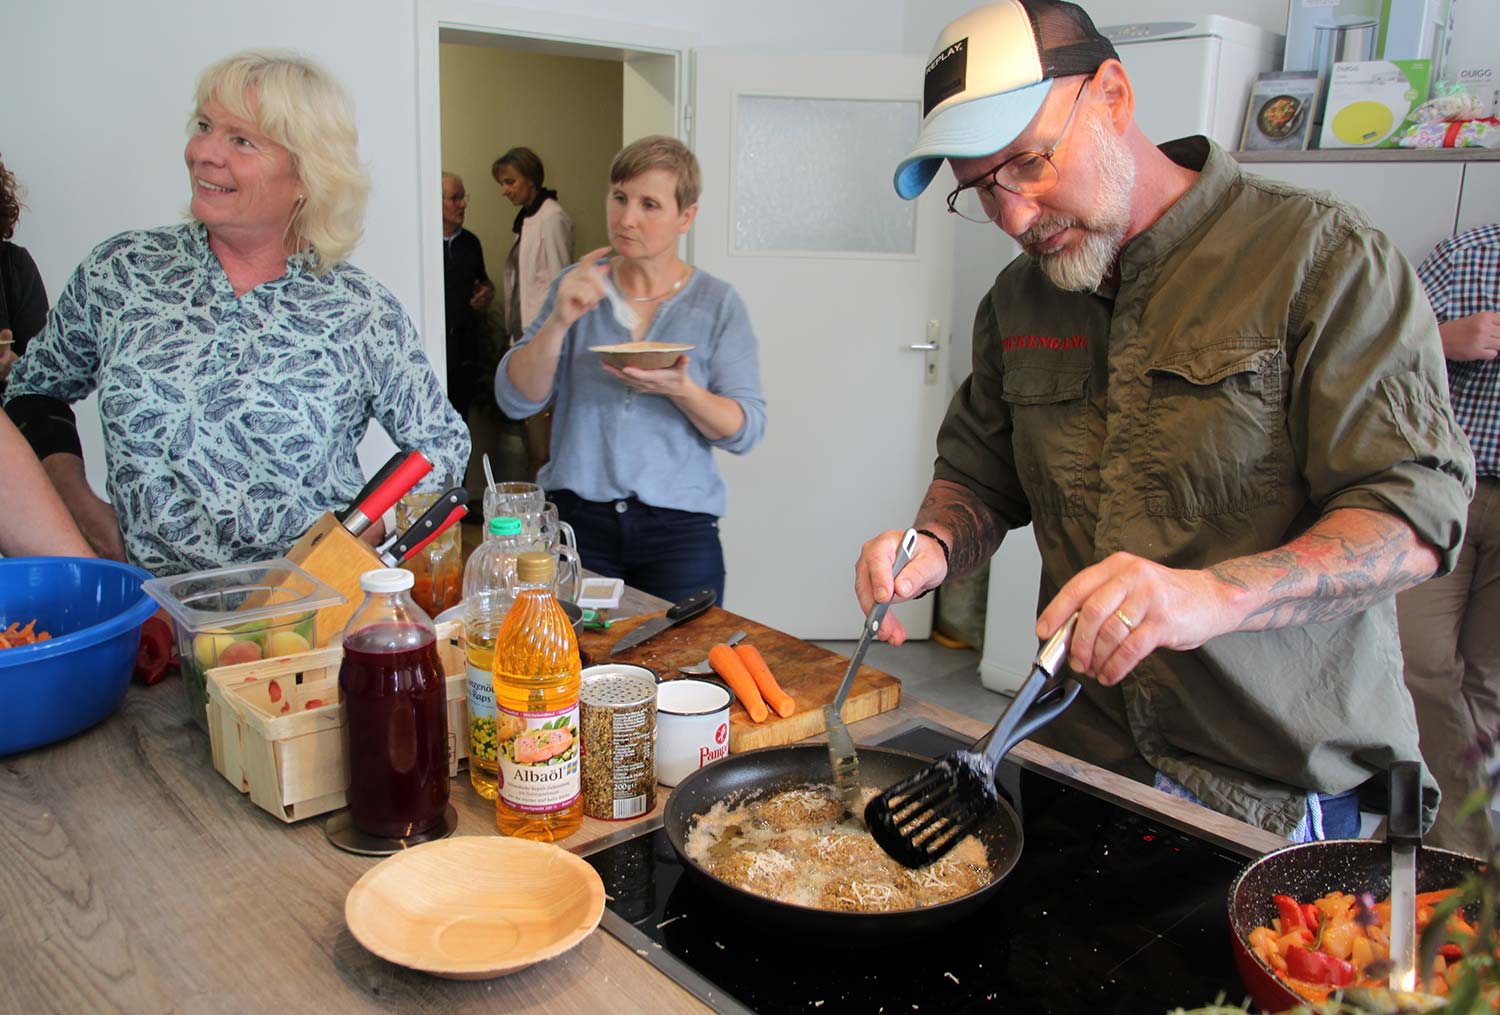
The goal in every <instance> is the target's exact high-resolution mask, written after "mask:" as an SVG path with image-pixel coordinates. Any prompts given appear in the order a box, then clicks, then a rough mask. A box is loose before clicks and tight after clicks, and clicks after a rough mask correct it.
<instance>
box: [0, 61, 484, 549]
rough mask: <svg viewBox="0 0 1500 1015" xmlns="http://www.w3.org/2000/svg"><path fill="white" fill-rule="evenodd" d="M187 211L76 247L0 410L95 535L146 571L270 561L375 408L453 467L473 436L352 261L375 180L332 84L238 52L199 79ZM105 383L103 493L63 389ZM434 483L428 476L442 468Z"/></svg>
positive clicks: (392, 309) (339, 485) (374, 285)
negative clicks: (87, 464)
mask: <svg viewBox="0 0 1500 1015" xmlns="http://www.w3.org/2000/svg"><path fill="white" fill-rule="evenodd" d="M185 154H186V162H187V169H188V177H189V182H190V183H191V186H192V206H191V212H192V219H193V221H191V222H189V223H188V224H185V225H180V226H169V227H164V228H160V229H146V230H139V231H133V232H127V233H122V234H120V235H119V236H116V237H114V238H112V239H110V240H107V241H105V242H104V243H103V244H101V245H100V246H99V247H97V248H96V249H95V250H94V251H93V252H92V253H90V254H89V255H88V257H87V258H85V259H84V261H83V263H82V264H81V265H79V267H78V269H77V270H76V271H75V272H74V273H73V277H72V278H71V279H70V280H69V281H68V284H67V286H66V288H65V289H64V290H63V292H62V295H61V297H60V299H59V300H58V302H57V305H56V306H55V307H54V308H53V310H52V313H51V315H50V316H49V317H48V320H47V326H46V329H45V330H44V331H43V332H42V333H41V334H40V335H38V336H37V338H36V340H35V341H34V342H33V344H32V348H31V350H30V351H29V352H28V353H27V355H26V356H25V357H23V359H22V360H21V361H20V362H19V363H18V364H17V366H16V369H15V371H14V373H13V374H12V377H11V385H10V391H9V400H8V401H7V403H6V406H7V410H8V411H9V412H10V414H11V416H12V418H13V419H15V420H16V422H17V424H18V425H19V426H20V428H21V430H22V432H23V433H25V434H26V437H27V439H28V440H29V441H30V442H31V444H32V447H33V448H34V449H35V450H36V452H37V455H38V457H40V458H42V460H43V465H44V466H45V467H46V469H47V471H48V474H49V475H50V476H51V477H52V480H53V483H54V484H55V485H56V486H57V488H58V491H59V492H60V493H61V494H62V496H63V500H64V501H65V502H66V503H67V505H68V507H69V509H70V510H71V511H72V513H73V515H74V517H75V518H76V519H77V521H78V523H79V527H80V528H82V529H83V531H84V534H85V535H86V536H88V538H89V541H90V543H91V544H92V545H93V546H94V547H95V548H96V549H97V550H98V551H99V552H100V553H101V554H103V555H107V556H113V557H123V558H125V559H128V560H130V561H132V562H133V563H136V564H139V565H141V566H142V567H145V568H147V569H148V570H151V571H153V572H156V573H157V574H173V573H181V572H184V571H190V570H195V569H200V568H207V567H217V566H221V565H225V564H230V563H237V562H244V561H253V560H262V559H265V558H267V557H271V556H274V555H276V554H278V553H280V552H282V551H284V550H285V549H286V547H287V546H288V545H289V544H291V543H292V542H293V541H295V540H296V538H297V537H298V536H299V535H301V534H302V533H303V532H304V531H305V530H306V529H307V528H308V527H309V526H310V525H311V524H312V523H313V522H314V521H315V520H316V519H317V518H318V517H319V516H320V515H321V514H322V513H323V512H325V511H328V510H332V509H336V508H342V507H343V506H345V505H346V504H347V503H348V502H349V501H350V500H351V499H352V498H353V496H354V495H355V494H356V493H357V492H358V490H359V488H360V486H361V485H362V484H363V481H364V480H363V476H362V475H361V472H360V468H359V463H358V460H357V459H356V456H355V449H356V447H357V445H358V444H359V442H360V440H361V439H362V438H363V437H364V435H365V431H366V429H367V427H368V425H369V422H370V420H371V419H374V420H376V421H377V422H379V423H380V425H381V426H382V427H383V428H384V429H385V430H386V432H387V433H388V434H389V435H390V436H391V438H392V439H393V440H394V441H395V442H396V443H397V444H398V445H400V446H401V447H403V448H406V449H418V450H421V451H423V452H424V453H425V454H426V455H427V456H428V458H430V459H431V460H432V462H433V464H434V466H435V468H434V470H433V475H434V477H441V476H442V475H444V474H445V473H449V474H453V475H462V474H463V471H464V465H465V463H466V462H467V460H468V455H469V438H468V433H467V430H466V429H465V427H464V425H463V422H462V420H460V419H459V417H458V414H457V413H455V412H454V411H453V409H452V407H451V406H450V405H449V404H448V400H447V398H446V397H445V395H444V392H443V389H442V385H441V384H440V383H439V381H438V379H437V377H436V376H435V375H434V373H433V370H432V368H431V365H430V364H429V363H428V361H427V358H426V356H425V354H424V352H423V349H422V344H421V341H420V339H419V337H418V335H417V333H416V330H415V328H414V327H413V326H412V323H411V321H410V320H409V319H408V317H407V315H406V313H405V311H404V310H403V309H402V307H401V304H400V303H399V302H397V300H396V298H395V297H394V296H392V295H391V294H390V293H389V292H388V291H387V290H386V289H385V287H383V286H382V285H381V284H380V283H379V282H377V281H376V280H375V279H373V278H371V277H370V276H369V275H367V274H365V273H364V272H363V271H361V270H359V269H358V268H355V267H354V266H352V265H350V264H349V263H348V262H347V261H345V257H347V255H348V254H349V252H350V250H351V249H352V248H353V247H354V245H355V244H356V243H357V242H358V240H359V236H360V233H361V231H362V227H363V218H364V206H365V197H366V193H367V190H368V182H367V180H366V178H365V176H364V173H363V171H362V170H361V169H360V167H359V162H358V156H357V151H356V134H355V128H354V116H353V110H352V107H351V105H350V102H349V100H348V97H347V95H346V94H345V92H344V91H343V89H342V87H341V86H340V85H339V84H338V83H337V82H336V81H335V80H333V79H332V78H331V77H330V76H329V75H328V74H327V73H326V72H324V71H323V70H321V69H320V68H318V67H317V66H315V65H313V64H311V63H310V62H308V61H306V60H304V59H302V58H300V57H296V56H293V55H289V54H282V53H261V52H245V53H240V54H237V55H235V56H232V57H229V58H227V59H225V60H222V61H220V62H218V63H216V64H214V65H213V66H211V67H209V68H208V69H207V70H206V71H205V72H204V74H203V76H202V78H201V79H200V80H199V83H198V89H197V95H196V108H195V112H194V114H193V116H192V118H191V121H190V123H189V136H188V142H187V150H186V153H185ZM95 390H97V391H98V393H99V411H100V416H101V417H102V419H103V424H104V440H105V446H106V450H107V466H108V492H109V502H108V503H106V502H104V501H102V500H100V499H99V498H98V497H97V496H95V495H94V493H93V491H92V490H90V488H89V486H88V483H87V481H86V479H85V478H84V469H83V460H82V457H81V450H80V445H79V442H78V437H77V433H76V430H75V429H74V427H73V425H72V414H71V412H70V411H69V410H68V409H67V403H71V402H76V401H78V400H79V399H81V398H83V397H85V396H86V395H88V394H89V393H90V392H91V391H95ZM433 482H436V479H434V480H433Z"/></svg>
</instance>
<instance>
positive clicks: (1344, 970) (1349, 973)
mask: <svg viewBox="0 0 1500 1015" xmlns="http://www.w3.org/2000/svg"><path fill="white" fill-rule="evenodd" d="M1286 971H1287V975H1289V976H1294V977H1296V978H1297V979H1299V980H1306V981H1308V982H1309V983H1319V984H1323V985H1325V986H1329V987H1347V986H1349V985H1350V984H1352V983H1353V982H1354V974H1355V970H1354V964H1353V963H1351V962H1345V961H1344V960H1343V959H1336V958H1334V957H1333V956H1332V955H1329V954H1327V953H1325V952H1315V951H1309V950H1308V949H1306V948H1288V949H1287V952H1286Z"/></svg>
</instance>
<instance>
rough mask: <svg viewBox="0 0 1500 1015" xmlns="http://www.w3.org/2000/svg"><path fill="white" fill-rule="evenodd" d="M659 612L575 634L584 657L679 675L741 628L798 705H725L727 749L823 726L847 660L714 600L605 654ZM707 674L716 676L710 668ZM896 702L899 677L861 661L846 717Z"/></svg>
mask: <svg viewBox="0 0 1500 1015" xmlns="http://www.w3.org/2000/svg"><path fill="white" fill-rule="evenodd" d="M664 612H665V611H658V612H656V613H647V614H644V615H642V616H639V617H630V618H627V619H625V620H617V621H615V622H614V623H613V624H611V625H610V627H609V630H607V631H584V632H583V634H582V635H581V636H580V637H579V639H578V649H579V653H580V655H581V656H582V657H583V664H584V665H585V666H592V665H595V664H597V663H611V662H612V663H633V664H635V665H637V666H648V667H650V668H651V669H653V670H655V671H656V672H657V673H658V674H659V675H660V676H661V679H663V680H671V679H673V678H676V677H679V676H681V674H680V673H678V672H677V667H679V666H692V665H694V664H696V663H699V662H701V661H703V659H704V658H706V657H707V655H708V650H709V649H710V648H712V647H713V646H714V645H716V644H717V643H719V642H721V641H724V640H725V639H727V638H728V637H729V636H730V635H731V634H733V633H734V632H735V631H744V632H745V644H749V645H754V646H755V647H756V648H758V649H760V654H761V655H762V656H763V657H764V658H765V660H766V665H767V666H769V667H770V668H771V672H772V673H773V674H775V676H776V682H777V683H778V684H780V685H781V689H782V690H783V691H785V692H786V693H787V694H789V695H791V696H792V700H794V701H795V702H796V703H797V711H795V712H793V713H792V714H791V715H790V716H788V717H787V718H785V719H783V718H781V717H780V716H778V715H777V714H776V713H775V712H772V713H771V714H770V716H769V717H768V718H767V719H766V720H765V722H760V723H756V722H752V721H751V719H750V716H749V715H748V714H747V713H746V712H745V709H744V707H743V706H741V705H740V703H739V701H738V700H736V701H735V702H734V704H732V705H731V706H730V708H729V749H730V751H732V752H735V753H738V752H740V751H750V750H754V749H755V748H757V747H777V746H780V745H782V744H790V743H795V742H796V741H798V740H802V739H804V738H806V737H810V736H813V735H814V734H817V733H821V732H823V706H824V705H827V704H829V703H831V702H832V701H833V696H834V695H835V694H836V693H837V692H838V689H839V681H840V680H842V679H844V670H845V669H847V668H848V666H849V660H847V659H845V658H844V657H843V656H840V655H837V654H835V653H833V652H830V651H828V650H827V649H825V648H819V647H818V646H817V645H813V644H811V643H809V642H805V641H803V640H801V639H800V638H793V637H792V636H791V635H789V634H784V633H782V632H781V631H777V630H775V629H774V628H770V627H766V626H765V625H764V624H757V623H756V622H755V621H753V620H747V619H745V618H744V617H741V616H739V615H738V614H734V613H730V612H729V611H727V610H721V609H720V608H719V607H717V606H714V607H710V608H709V609H708V610H707V611H705V612H704V613H702V614H700V615H699V616H697V617H694V618H692V619H691V620H684V621H683V622H681V623H680V624H675V625H673V626H672V627H669V628H667V629H666V630H665V631H663V632H662V633H661V634H658V635H657V636H656V637H654V638H650V639H648V640H647V641H645V642H643V643H641V644H640V645H637V646H636V647H635V648H633V649H629V650H627V651H625V652H621V653H620V654H619V655H617V656H614V657H611V656H610V654H609V650H610V649H611V648H613V647H614V645H615V642H617V641H619V640H620V637H621V636H622V635H624V634H625V633H626V632H628V631H630V630H631V629H633V628H634V627H635V626H636V625H638V624H641V623H644V622H645V621H647V620H650V619H652V618H654V617H660V616H662V614H663V613H664ZM709 679H717V678H715V677H713V676H712V675H710V677H709ZM900 703H901V681H899V680H897V679H896V678H895V677H893V676H891V675H890V674H889V673H883V672H881V671H880V670H877V669H875V668H874V667H872V666H861V667H860V668H859V672H858V673H857V674H855V676H854V686H853V687H852V688H851V689H850V691H849V698H848V700H846V701H845V702H844V721H845V722H851V723H852V722H856V721H858V720H860V719H868V718H869V717H870V716H872V715H878V714H880V713H881V712H887V711H889V710H891V709H893V708H895V707H896V706H897V705H899V704H900Z"/></svg>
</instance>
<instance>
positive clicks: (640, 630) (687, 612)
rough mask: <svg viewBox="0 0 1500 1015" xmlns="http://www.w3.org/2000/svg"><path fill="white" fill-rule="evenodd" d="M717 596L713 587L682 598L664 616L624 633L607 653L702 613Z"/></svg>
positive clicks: (629, 646)
mask: <svg viewBox="0 0 1500 1015" xmlns="http://www.w3.org/2000/svg"><path fill="white" fill-rule="evenodd" d="M717 598H718V595H717V594H716V593H715V592H714V590H713V589H704V590H703V591H702V592H697V593H694V594H693V595H691V596H689V597H688V598H686V599H684V600H683V601H682V602H680V603H678V604H677V605H676V606H673V607H672V608H671V609H670V610H668V611H667V615H666V616H664V617H656V618H654V619H652V620H648V621H646V622H645V623H644V624H642V625H640V626H639V627H637V628H635V629H634V630H633V631H631V632H630V633H629V634H627V635H625V636H624V637H623V638H621V639H620V640H619V641H617V642H615V647H614V648H612V649H610V650H609V654H610V655H611V656H617V655H619V654H620V653H621V652H624V651H625V650H626V649H632V648H635V647H636V646H637V645H639V644H640V643H641V642H643V641H645V640H646V639H647V638H651V637H654V636H656V635H658V634H661V633H662V632H663V631H665V630H666V629H667V628H669V627H671V626H672V625H673V624H677V623H681V622H682V621H684V620H689V619H691V618H693V617H696V616H697V615H698V614H700V613H702V612H703V611H704V610H706V609H708V608H709V607H710V606H712V605H713V604H714V600H715V599H717Z"/></svg>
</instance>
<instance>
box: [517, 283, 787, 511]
mask: <svg viewBox="0 0 1500 1015" xmlns="http://www.w3.org/2000/svg"><path fill="white" fill-rule="evenodd" d="M572 270H573V268H569V269H568V271H572ZM566 275H567V272H566V271H565V272H563V274H562V275H559V276H558V278H557V280H555V281H554V282H553V283H552V288H551V290H550V291H549V292H548V293H547V300H546V302H545V303H544V304H543V305H542V309H541V311H540V312H539V313H538V314H537V316H536V318H535V319H534V320H533V321H532V323H531V327H529V328H527V329H526V335H525V337H523V338H522V340H521V341H520V342H518V343H516V346H515V348H513V349H512V350H511V351H510V352H508V353H506V354H505V359H503V360H502V361H501V363H500V369H499V370H498V371H497V372H496V374H495V398H496V400H497V401H498V402H499V403H500V408H501V409H503V410H504V411H505V414H506V415H508V416H511V417H512V418H516V419H519V418H522V417H524V416H530V415H532V414H534V413H537V412H540V411H541V410H542V409H543V408H545V407H546V405H547V404H548V402H551V401H553V399H556V403H557V405H556V409H555V411H554V412H553V416H552V457H551V460H550V461H548V463H547V464H546V465H545V466H544V467H543V468H542V471H541V474H540V475H539V476H538V477H537V482H538V483H540V484H541V485H542V486H543V487H544V488H546V489H548V490H571V491H573V492H574V493H575V494H577V495H578V496H580V497H582V498H584V499H585V500H593V501H610V500H622V499H624V498H626V497H630V496H634V497H637V498H638V499H640V500H641V501H642V502H644V503H646V504H650V505H652V506H653V507H664V508H675V509H677V510H679V511H699V512H705V513H707V514H711V515H714V516H716V517H723V516H724V513H725V507H726V501H727V487H726V485H725V483H724V477H723V475H722V474H720V472H719V467H718V465H717V464H716V463H715V462H714V457H713V450H714V448H720V449H722V450H724V451H729V452H732V453H734V454H744V453H745V452H747V451H749V450H750V449H751V448H753V447H755V445H756V444H757V443H759V442H760V439H761V437H762V436H763V435H764V434H765V430H766V400H765V398H764V396H763V395H762V394H761V389H760V364H759V362H758V361H757V359H756V345H755V333H754V332H753V331H751V330H750V318H749V315H748V314H747V313H746V312H745V304H744V302H743V301H742V300H741V299H740V297H739V294H738V293H736V292H735V291H734V288H733V287H732V286H730V285H729V284H728V283H727V282H723V281H720V280H719V279H717V278H714V277H713V276H712V275H710V274H708V273H707V272H705V271H703V270H702V269H699V270H697V271H695V272H693V276H692V278H690V279H689V280H688V282H687V284H686V285H685V286H683V287H682V291H681V292H679V293H678V294H677V295H675V296H673V297H672V298H671V299H670V300H667V301H666V302H664V303H663V304H662V305H661V308H660V309H658V310H657V312H656V316H655V317H653V318H652V320H651V325H650V327H649V329H648V330H647V332H646V334H645V336H644V338H643V339H642V341H646V342H679V343H682V344H685V345H692V346H693V349H692V350H691V351H690V352H688V353H686V355H687V357H688V373H689V374H690V375H691V376H692V378H693V380H694V381H696V382H697V383H698V384H700V385H702V386H703V387H705V388H707V389H708V390H709V391H711V392H713V393H714V394H715V395H722V396H724V397H725V398H732V399H734V400H735V401H736V402H737V403H739V406H740V408H741V409H743V410H744V413H745V422H744V425H742V426H741V427H740V429H739V431H738V432H737V433H734V434H731V435H730V436H728V437H725V438H723V439H722V440H716V441H710V440H709V439H708V438H707V437H705V436H703V434H702V433H700V432H699V431H698V428H697V427H695V426H693V424H692V423H691V422H690V421H689V420H688V418H687V417H686V416H684V415H683V414H682V411H681V410H680V409H678V408H677V406H675V405H673V404H672V401H671V399H669V398H666V397H664V396H662V395H643V394H641V393H639V392H637V391H636V390H635V389H633V388H629V387H627V386H625V385H624V384H621V383H620V382H619V381H617V380H616V379H615V378H613V377H611V376H610V375H609V374H607V373H605V372H604V367H603V365H602V363H601V361H600V358H599V354H598V353H596V352H591V351H589V350H590V348H591V347H592V346H596V345H614V344H617V343H620V342H629V341H631V335H630V333H629V332H627V331H626V330H625V329H624V328H623V327H621V326H620V324H619V323H618V322H617V321H615V319H614V315H613V314H612V313H611V312H610V309H609V305H608V303H607V302H601V303H600V304H599V305H598V306H597V307H595V308H594V309H593V310H590V311H589V312H588V313H586V314H584V315H583V316H582V317H580V318H579V319H578V320H577V321H575V322H573V326H572V327H571V328H569V329H568V333H567V337H566V338H564V339H563V348H562V357H561V359H560V360H559V362H558V366H557V375H556V377H555V378H554V380H553V385H552V393H551V394H550V395H549V396H548V397H547V398H546V399H545V400H543V401H540V402H533V401H530V400H529V399H527V398H525V397H524V396H523V395H522V394H521V392H520V391H518V390H517V389H516V387H515V385H513V384H512V383H511V382H510V378H509V377H508V376H507V374H506V367H507V365H508V363H509V360H510V357H511V356H512V355H514V354H515V349H519V348H520V347H521V346H523V345H525V344H526V343H528V342H530V341H531V340H532V339H533V338H534V337H535V335H536V333H537V331H538V330H539V329H540V328H541V326H542V324H543V323H545V322H546V320H547V317H548V316H549V315H550V314H551V313H552V307H553V304H554V303H555V302H556V300H557V287H558V284H559V283H560V282H561V280H562V278H563V277H565V276H566Z"/></svg>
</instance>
